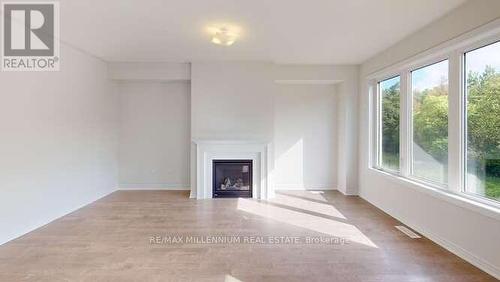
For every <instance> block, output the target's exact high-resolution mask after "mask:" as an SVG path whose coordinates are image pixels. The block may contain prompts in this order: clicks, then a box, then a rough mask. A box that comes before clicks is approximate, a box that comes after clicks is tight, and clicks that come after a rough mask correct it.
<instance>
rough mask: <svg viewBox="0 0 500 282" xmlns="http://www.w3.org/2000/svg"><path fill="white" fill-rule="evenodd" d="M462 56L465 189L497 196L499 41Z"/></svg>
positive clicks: (499, 181) (499, 187)
mask: <svg viewBox="0 0 500 282" xmlns="http://www.w3.org/2000/svg"><path fill="white" fill-rule="evenodd" d="M464 56H465V69H464V73H465V83H466V87H465V88H466V138H465V139H466V162H465V163H466V165H465V169H466V173H465V177H466V187H465V190H466V192H468V193H472V194H475V195H479V196H482V197H487V198H490V199H496V200H500V42H497V43H494V44H491V45H488V46H484V47H482V48H479V49H475V50H473V51H470V52H467V53H465V55H464Z"/></svg>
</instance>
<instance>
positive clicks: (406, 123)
mask: <svg viewBox="0 0 500 282" xmlns="http://www.w3.org/2000/svg"><path fill="white" fill-rule="evenodd" d="M400 75H401V90H400V91H401V92H400V93H401V94H400V95H401V96H400V97H401V107H400V135H399V136H400V137H399V138H400V143H399V144H400V169H401V175H402V176H404V177H408V176H409V175H410V162H411V150H410V148H411V147H410V145H411V144H410V142H411V131H410V130H411V126H410V125H411V93H410V92H411V91H410V84H411V83H410V77H409V72H408V71H407V70H405V71H404V72H402V73H401V74H400Z"/></svg>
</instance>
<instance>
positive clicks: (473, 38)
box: [367, 20, 500, 209]
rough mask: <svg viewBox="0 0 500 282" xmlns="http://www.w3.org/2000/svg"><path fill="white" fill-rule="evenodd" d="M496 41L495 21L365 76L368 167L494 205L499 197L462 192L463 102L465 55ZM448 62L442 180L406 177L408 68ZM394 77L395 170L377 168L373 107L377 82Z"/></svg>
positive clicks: (499, 34)
mask: <svg viewBox="0 0 500 282" xmlns="http://www.w3.org/2000/svg"><path fill="white" fill-rule="evenodd" d="M496 42H500V20H499V21H495V22H493V23H491V24H489V25H486V26H483V27H481V28H478V29H477V30H474V31H472V32H469V33H466V34H463V35H462V36H459V37H457V38H454V39H451V40H449V41H447V42H444V43H442V44H440V45H438V46H436V47H433V48H431V49H428V50H426V51H424V52H423V53H421V54H418V55H416V56H413V57H411V58H410V59H407V60H404V61H402V62H400V63H396V64H394V65H392V66H390V67H388V68H385V69H382V70H379V71H376V72H374V73H372V74H369V75H367V81H368V88H369V89H372V90H371V91H370V96H371V98H370V99H369V101H370V103H371V104H370V105H369V107H370V111H373V112H372V113H371V114H370V115H369V116H370V121H369V125H370V127H369V128H370V129H369V130H370V141H369V144H370V146H369V152H370V156H371V159H370V162H369V168H370V169H372V170H374V171H378V172H380V173H382V174H383V175H384V176H386V177H392V178H396V179H398V180H400V181H403V182H405V183H413V184H416V185H417V186H418V187H422V188H424V189H425V190H429V191H437V192H438V194H440V195H441V196H443V195H444V197H445V198H446V199H450V200H451V201H455V200H456V199H462V201H465V202H468V203H473V204H475V205H480V208H481V209H483V208H485V207H489V208H493V209H500V200H495V199H491V198H487V197H485V196H482V195H477V194H472V193H469V192H467V179H466V165H465V162H466V160H467V158H466V157H467V156H466V154H467V144H466V141H467V130H466V129H467V128H466V125H467V120H466V118H467V109H466V105H467V101H466V98H467V96H466V91H467V85H466V82H467V81H466V72H465V55H466V53H468V52H470V51H473V50H476V49H480V48H482V47H485V46H488V45H490V44H494V43H496ZM444 60H448V183H447V184H442V183H435V182H434V181H432V180H428V179H425V178H420V177H418V176H417V177H415V176H413V175H411V171H412V170H411V169H410V165H411V163H412V160H413V156H412V153H413V149H412V147H411V146H412V144H410V143H412V142H413V105H412V98H413V97H412V95H413V93H412V89H411V72H412V71H414V70H418V69H420V68H423V67H426V66H429V65H432V64H435V63H439V62H442V61H444ZM397 76H400V99H401V100H400V171H399V172H395V171H391V170H388V169H385V168H382V167H381V165H379V164H380V156H379V154H380V153H381V150H379V148H378V147H377V146H380V145H381V144H380V141H377V138H380V128H381V127H380V126H381V120H380V113H381V111H380V110H381V107H380V106H377V103H379V102H381V100H380V89H379V83H380V82H381V81H384V80H386V79H390V78H394V77H397Z"/></svg>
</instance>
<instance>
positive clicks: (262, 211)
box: [238, 198, 378, 248]
mask: <svg viewBox="0 0 500 282" xmlns="http://www.w3.org/2000/svg"><path fill="white" fill-rule="evenodd" d="M238 210H241V211H244V212H248V213H251V214H254V215H258V216H262V217H266V218H269V219H272V220H276V221H279V222H283V223H287V224H290V225H293V226H297V227H301V228H305V229H308V230H311V231H316V232H320V233H323V234H326V235H329V236H334V237H338V238H343V239H347V240H349V241H351V242H355V243H359V244H362V245H365V246H368V247H372V248H378V247H377V245H375V244H374V243H373V242H372V241H371V240H370V239H369V238H368V237H367V236H366V235H364V234H363V233H362V232H361V231H360V230H359V229H358V228H356V227H355V226H354V225H352V224H347V223H343V222H339V221H335V220H333V219H326V218H323V217H319V216H314V215H310V214H307V213H302V212H297V211H292V210H289V209H286V208H280V207H275V206H271V205H268V204H265V203H261V202H257V201H254V200H249V199H243V198H240V199H238Z"/></svg>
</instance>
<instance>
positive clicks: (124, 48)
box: [60, 0, 465, 64]
mask: <svg viewBox="0 0 500 282" xmlns="http://www.w3.org/2000/svg"><path fill="white" fill-rule="evenodd" d="M463 2H465V0H439V1H436V0H418V1H415V0H350V1H349V0H302V1H300V0H210V1H208V0H196V1H195V0H184V1H173V0H79V1H75V0H61V1H60V9H61V39H62V42H63V44H64V43H66V44H70V45H72V46H75V47H77V48H79V49H82V50H84V51H86V52H89V53H91V54H93V55H95V56H98V57H100V58H102V59H104V60H108V61H165V62H193V61H211V60H255V61H273V62H279V63H303V64H358V63H362V62H363V61H365V60H366V59H368V58H370V57H371V56H373V55H375V54H377V53H378V52H380V51H382V50H384V49H386V48H387V47H389V46H391V45H393V44H394V43H396V42H397V41H399V40H401V39H403V38H404V37H405V36H407V35H409V34H411V33H412V32H414V31H416V30H418V29H420V28H421V27H423V26H425V25H426V24H428V23H430V22H432V21H434V20H436V19H437V18H439V17H441V16H443V15H444V14H446V13H447V12H449V11H450V10H452V9H454V8H456V7H457V6H459V5H460V4H462V3H463ZM220 24H232V25H237V26H240V27H241V29H242V32H241V38H240V39H239V40H238V41H237V42H236V43H235V44H234V45H233V46H230V47H225V46H218V45H214V44H212V43H210V34H209V33H208V32H207V28H208V27H209V26H214V25H220Z"/></svg>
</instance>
